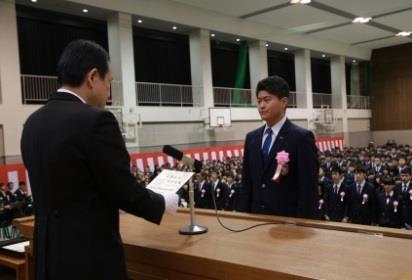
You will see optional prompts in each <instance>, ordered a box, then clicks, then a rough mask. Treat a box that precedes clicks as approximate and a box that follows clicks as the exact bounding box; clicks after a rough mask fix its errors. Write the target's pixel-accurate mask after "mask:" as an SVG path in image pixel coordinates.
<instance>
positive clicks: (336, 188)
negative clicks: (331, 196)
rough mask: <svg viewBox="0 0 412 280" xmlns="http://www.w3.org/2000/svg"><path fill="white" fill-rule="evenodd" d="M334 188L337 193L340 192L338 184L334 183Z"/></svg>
mask: <svg viewBox="0 0 412 280" xmlns="http://www.w3.org/2000/svg"><path fill="white" fill-rule="evenodd" d="M333 190H334V192H335V193H338V185H336V184H335V185H333Z"/></svg>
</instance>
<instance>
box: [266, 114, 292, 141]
mask: <svg viewBox="0 0 412 280" xmlns="http://www.w3.org/2000/svg"><path fill="white" fill-rule="evenodd" d="M286 119H287V118H286V115H284V116H283V118H282V119H281V120H280V121H278V122H277V123H276V124H275V125H274V126H272V127H271V129H272V132H273V134H274V135H275V137H276V136H277V135H278V134H279V131H280V130H281V128H282V126H283V125H284V124H285V122H286ZM267 128H269V126H268V125H267V124H266V125H265V130H264V132H263V133H265V132H266V130H267Z"/></svg>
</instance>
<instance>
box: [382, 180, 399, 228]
mask: <svg viewBox="0 0 412 280" xmlns="http://www.w3.org/2000/svg"><path fill="white" fill-rule="evenodd" d="M382 183H383V185H384V188H385V191H384V192H382V193H380V194H379V195H378V201H379V209H380V215H379V219H378V224H379V226H382V227H392V228H401V227H402V226H403V224H402V211H403V208H402V197H401V196H400V195H399V194H398V193H397V192H396V191H395V181H394V180H393V179H392V177H390V176H385V177H383V179H382Z"/></svg>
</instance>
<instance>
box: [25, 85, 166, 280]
mask: <svg viewBox="0 0 412 280" xmlns="http://www.w3.org/2000/svg"><path fill="white" fill-rule="evenodd" d="M21 150H22V156H23V161H24V164H25V165H26V168H27V170H28V173H29V177H30V183H31V188H32V192H33V199H34V202H35V205H36V207H35V233H34V261H35V279H38V280H43V279H48V280H54V279H58V280H63V279H126V278H127V275H126V266H125V258H124V252H123V245H122V240H121V237H120V233H119V209H122V210H125V211H127V212H129V213H132V214H134V215H137V216H140V217H143V218H144V219H146V220H148V221H151V222H153V223H160V221H161V218H162V215H163V212H164V208H165V202H164V199H163V197H162V196H161V195H159V194H156V193H154V192H152V191H150V190H148V189H146V188H144V187H142V186H141V185H139V184H138V183H137V182H136V179H135V178H134V177H133V175H132V174H131V173H130V158H129V154H128V152H127V150H126V147H125V143H124V141H123V138H122V135H121V133H120V129H119V126H118V123H117V121H116V119H115V117H114V116H113V114H112V113H110V112H108V111H105V110H101V109H98V108H94V107H92V106H89V105H87V104H84V103H82V102H81V101H80V100H79V99H78V98H77V97H75V96H74V95H71V94H69V93H60V92H59V93H54V94H52V95H51V97H50V99H49V101H48V102H47V104H46V105H45V106H43V107H42V108H40V109H39V110H37V111H36V112H34V113H33V114H32V115H31V116H30V117H29V118H28V119H27V121H26V123H25V125H24V129H23V135H22V139H21Z"/></svg>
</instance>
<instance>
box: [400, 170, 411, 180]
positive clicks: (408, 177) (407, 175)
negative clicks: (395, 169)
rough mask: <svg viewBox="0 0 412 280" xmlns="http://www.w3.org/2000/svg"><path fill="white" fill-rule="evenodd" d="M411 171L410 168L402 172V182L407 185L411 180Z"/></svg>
mask: <svg viewBox="0 0 412 280" xmlns="http://www.w3.org/2000/svg"><path fill="white" fill-rule="evenodd" d="M411 178H412V177H411V169H410V168H409V167H406V168H404V169H403V170H402V171H401V179H402V182H404V183H407V182H409V181H410V180H411Z"/></svg>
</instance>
